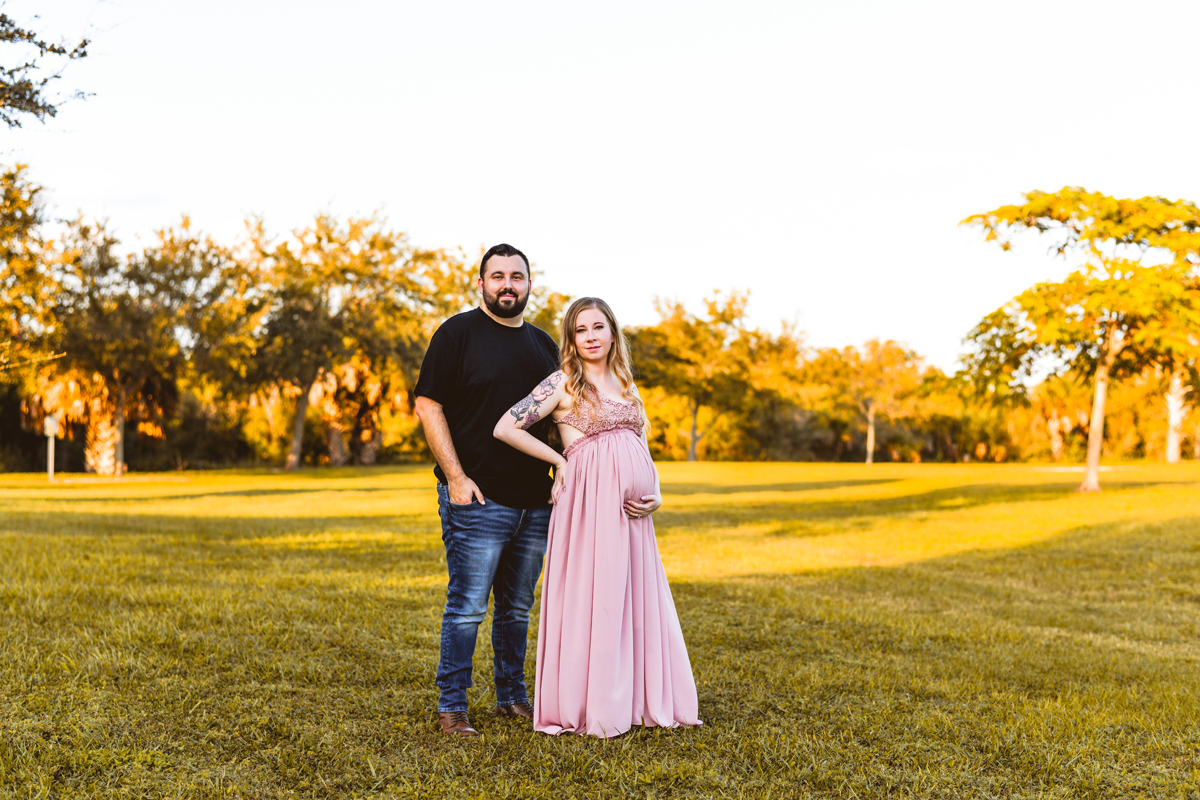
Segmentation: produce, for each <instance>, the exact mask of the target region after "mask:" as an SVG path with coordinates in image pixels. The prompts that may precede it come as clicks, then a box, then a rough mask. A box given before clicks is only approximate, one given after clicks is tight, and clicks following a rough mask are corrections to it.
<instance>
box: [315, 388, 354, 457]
mask: <svg viewBox="0 0 1200 800" xmlns="http://www.w3.org/2000/svg"><path fill="white" fill-rule="evenodd" d="M321 416H322V417H323V419H324V422H325V447H326V450H327V452H328V454H329V466H331V467H343V466H345V465H346V464H347V463H348V462H349V461H350V452H349V451H348V450H347V449H346V438H345V434H346V430H345V426H343V425H342V410H341V409H340V408H339V407H338V404H337V402H336V401H335V400H334V398H333V397H332V396H330V395H326V396H325V398H324V401H323V402H322V403H321Z"/></svg>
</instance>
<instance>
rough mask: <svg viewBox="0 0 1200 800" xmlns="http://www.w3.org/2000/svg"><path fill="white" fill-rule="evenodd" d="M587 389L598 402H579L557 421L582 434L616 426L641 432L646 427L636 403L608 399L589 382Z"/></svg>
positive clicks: (644, 418) (612, 428)
mask: <svg viewBox="0 0 1200 800" xmlns="http://www.w3.org/2000/svg"><path fill="white" fill-rule="evenodd" d="M587 391H588V394H589V396H590V397H591V398H592V399H598V400H599V401H600V402H599V403H579V404H577V405H576V406H575V407H574V408H572V409H571V410H570V411H568V412H567V413H566V414H563V415H562V417H561V418H559V419H558V422H563V423H566V424H567V425H570V426H571V427H572V428H575V429H576V430H578V431H581V432H582V433H583V435H584V436H591V435H592V434H594V433H600V432H602V431H611V430H614V429H616V428H629V429H630V430H631V431H633V432H635V433H641V432H642V430H643V429H644V428H645V427H646V415H645V414H643V413H642V409H641V406H639V405H638V404H637V403H619V402H617V401H616V400H610V399H609V398H607V397H605V396H604V395H602V394H600V392H598V391H597V390H596V387H595V386H592V385H591V384H590V383H589V384H588V385H587Z"/></svg>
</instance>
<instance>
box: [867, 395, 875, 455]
mask: <svg viewBox="0 0 1200 800" xmlns="http://www.w3.org/2000/svg"><path fill="white" fill-rule="evenodd" d="M867 463H868V464H874V463H875V404H874V403H872V404H871V405H869V406H867Z"/></svg>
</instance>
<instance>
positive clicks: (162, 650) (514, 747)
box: [0, 464, 1200, 798]
mask: <svg viewBox="0 0 1200 800" xmlns="http://www.w3.org/2000/svg"><path fill="white" fill-rule="evenodd" d="M661 472H662V477H663V486H664V494H665V505H664V507H663V510H662V511H661V512H659V513H658V514H656V515H655V517H656V522H657V525H658V531H659V542H660V547H661V549H662V553H663V557H664V561H665V563H666V566H667V573H668V575H669V576H670V578H671V579H672V585H673V589H674V592H675V597H676V603H677V605H678V607H679V612H680V616H681V619H682V622H683V627H684V633H685V635H686V637H687V641H688V646H689V650H690V653H691V656H692V660H693V664H694V667H695V672H696V678H697V684H698V688H699V693H700V710H701V717H702V718H703V719H704V720H705V725H704V727H703V728H701V729H698V730H689V731H662V730H651V731H644V730H639V729H635V730H634V731H633V732H631V733H630V734H627V735H625V736H622V737H620V738H618V739H615V740H612V741H607V742H604V741H598V740H594V739H587V738H578V737H559V738H552V737H548V736H543V735H538V734H534V733H533V732H532V731H530V730H529V729H527V728H525V727H522V726H521V725H520V724H518V723H512V722H499V721H494V720H492V719H491V718H490V714H489V713H488V710H489V709H490V707H491V705H492V701H493V697H492V696H491V694H490V689H489V684H490V682H491V679H490V663H491V652H490V647H489V640H488V637H487V636H486V635H484V636H481V637H480V642H479V648H478V651H477V658H476V687H475V690H473V694H472V713H473V716H474V718H475V719H476V720H477V722H478V724H479V726H480V727H481V729H482V731H483V733H484V735H483V736H482V737H481V738H480V739H479V740H476V741H447V740H445V739H444V737H442V736H441V735H440V734H438V733H437V732H436V730H435V728H434V725H433V715H434V712H433V709H434V708H435V699H436V695H435V690H434V687H433V685H432V684H433V673H434V668H435V665H436V661H437V654H438V652H437V642H438V625H439V619H440V611H441V605H442V602H443V600H444V586H445V574H444V569H445V567H444V564H443V559H442V556H443V554H442V550H441V541H440V534H439V529H438V525H437V518H436V508H435V498H434V493H433V490H432V477H431V475H430V474H429V472H428V471H427V469H425V468H397V469H371V470H361V471H354V470H322V471H306V472H301V473H299V474H290V475H279V474H269V473H265V472H224V473H203V474H182V475H179V474H171V475H162V476H136V475H135V476H130V477H129V478H127V479H125V480H123V481H122V482H120V483H114V482H113V481H111V480H102V479H90V478H84V477H70V478H69V479H68V480H63V481H60V482H59V483H57V484H55V485H52V486H51V485H47V484H46V482H45V478H44V477H39V476H30V475H0V613H2V614H3V617H2V620H3V622H2V625H0V797H2V798H9V797H12V798H17V797H20V798H25V797H69V796H87V797H211V798H216V797H245V798H274V797H331V798H343V797H356V796H385V797H386V796H394V797H456V798H467V797H480V798H483V797H506V796H507V797H547V798H572V797H573V798H606V797H747V798H762V797H779V798H785V797H806V796H814V797H909V796H913V797H964V798H966V797H972V798H974V797H1012V798H1025V797H1030V798H1032V797H1056V798H1057V797H1064V798H1065V797H1097V798H1110V797H1154V798H1170V797H1178V798H1183V797H1191V798H1200V636H1198V635H1200V466H1197V465H1192V464H1185V465H1180V466H1175V467H1171V468H1167V467H1164V466H1152V465H1129V466H1118V467H1114V468H1113V469H1112V470H1110V471H1108V472H1106V473H1104V474H1103V480H1104V482H1105V491H1104V493H1103V494H1101V495H1099V496H1083V495H1076V494H1074V493H1072V491H1071V490H1072V488H1073V487H1074V486H1075V485H1076V484H1077V483H1078V481H1079V478H1080V475H1079V474H1078V473H1073V472H1067V471H1061V470H1053V469H1049V468H1046V467H1036V466H1004V465H993V466H987V465H962V466H936V465H903V466H897V465H876V466H874V467H870V468H868V467H864V466H854V465H765V464H763V465H760V464H746V465H728V464H664V465H662V466H661ZM489 624H490V623H487V622H485V627H484V630H485V631H486V630H487V627H488V625H489ZM531 653H532V650H531ZM530 671H531V672H532V663H531V664H530Z"/></svg>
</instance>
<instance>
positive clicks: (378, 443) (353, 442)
mask: <svg viewBox="0 0 1200 800" xmlns="http://www.w3.org/2000/svg"><path fill="white" fill-rule="evenodd" d="M382 446H383V432H382V431H381V430H380V429H379V410H378V403H376V404H375V405H371V404H370V403H369V402H368V401H367V400H365V399H364V400H363V401H362V402H361V403H360V404H359V406H358V411H357V413H356V414H355V416H354V429H353V430H352V431H351V432H350V455H351V456H352V457H353V459H354V463H356V464H363V465H364V466H371V465H373V464H374V463H375V459H376V458H377V457H378V455H379V450H380V448H381V447H382Z"/></svg>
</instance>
